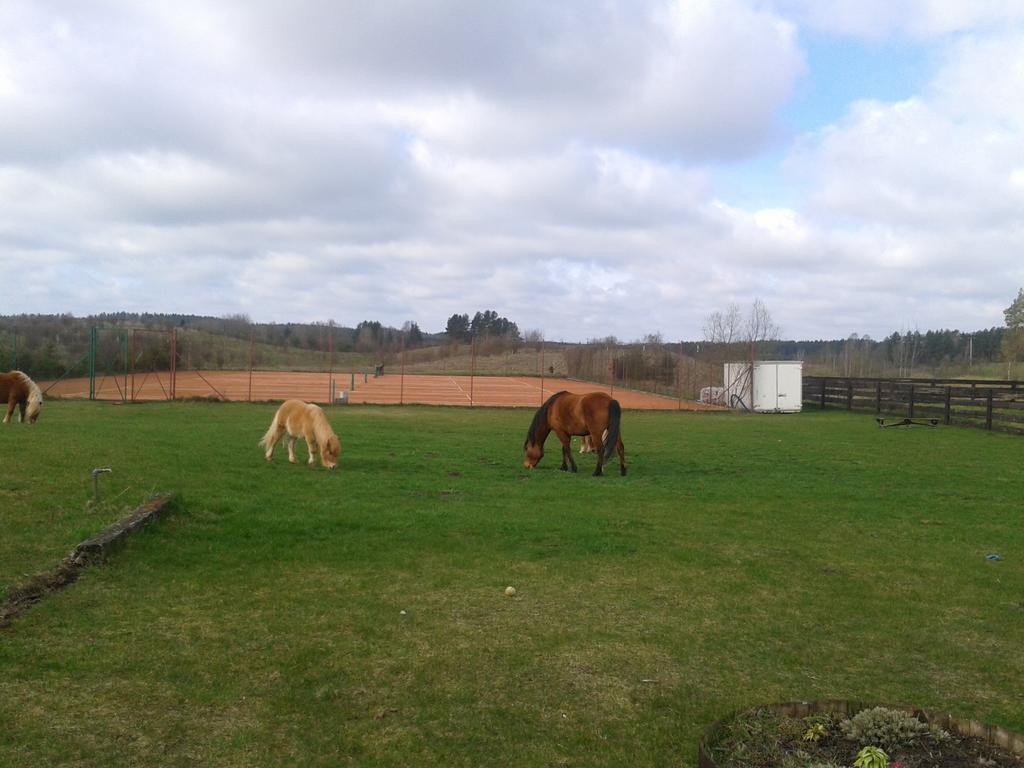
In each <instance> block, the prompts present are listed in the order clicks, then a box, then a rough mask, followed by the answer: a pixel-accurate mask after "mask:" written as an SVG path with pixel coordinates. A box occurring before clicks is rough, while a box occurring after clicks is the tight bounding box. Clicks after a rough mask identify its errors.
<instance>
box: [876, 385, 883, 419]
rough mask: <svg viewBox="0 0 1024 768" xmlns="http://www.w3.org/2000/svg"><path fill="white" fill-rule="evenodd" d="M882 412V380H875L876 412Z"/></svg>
mask: <svg viewBox="0 0 1024 768" xmlns="http://www.w3.org/2000/svg"><path fill="white" fill-rule="evenodd" d="M881 412H882V382H881V381H876V382H875V414H876V415H878V414H880V413H881Z"/></svg>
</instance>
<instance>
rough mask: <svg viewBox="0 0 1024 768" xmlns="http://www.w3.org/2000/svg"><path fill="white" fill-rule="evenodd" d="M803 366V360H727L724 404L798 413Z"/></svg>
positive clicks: (748, 409) (766, 411) (770, 411)
mask: <svg viewBox="0 0 1024 768" xmlns="http://www.w3.org/2000/svg"><path fill="white" fill-rule="evenodd" d="M803 368H804V364H803V361H802V360H757V361H755V362H754V363H753V365H751V364H750V363H726V364H725V371H724V384H725V387H724V388H725V397H724V404H725V405H727V406H729V407H730V408H742V409H744V410H747V411H756V412H757V413H799V411H800V407H801V401H802V399H803V397H802V395H803V392H802V390H803Z"/></svg>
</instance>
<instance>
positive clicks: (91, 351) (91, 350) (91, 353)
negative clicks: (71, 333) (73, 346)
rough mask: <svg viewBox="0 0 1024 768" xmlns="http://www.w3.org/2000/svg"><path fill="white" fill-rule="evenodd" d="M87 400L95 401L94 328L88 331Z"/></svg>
mask: <svg viewBox="0 0 1024 768" xmlns="http://www.w3.org/2000/svg"><path fill="white" fill-rule="evenodd" d="M89 399H90V400H95V399H96V326H95V325H94V326H93V327H92V328H90V329H89Z"/></svg>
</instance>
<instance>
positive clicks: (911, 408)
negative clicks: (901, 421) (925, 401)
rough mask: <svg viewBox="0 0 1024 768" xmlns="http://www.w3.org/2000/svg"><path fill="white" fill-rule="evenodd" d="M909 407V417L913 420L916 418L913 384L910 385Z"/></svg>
mask: <svg viewBox="0 0 1024 768" xmlns="http://www.w3.org/2000/svg"><path fill="white" fill-rule="evenodd" d="M908 405H909V410H908V413H907V416H908V417H909V418H911V419H912V418H914V385H913V384H911V385H910V397H909V403H908Z"/></svg>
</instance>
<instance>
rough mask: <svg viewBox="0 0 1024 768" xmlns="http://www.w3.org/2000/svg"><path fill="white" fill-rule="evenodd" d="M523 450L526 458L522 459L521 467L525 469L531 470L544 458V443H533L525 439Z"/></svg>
mask: <svg viewBox="0 0 1024 768" xmlns="http://www.w3.org/2000/svg"><path fill="white" fill-rule="evenodd" d="M523 450H525V451H526V456H525V458H524V459H523V467H524V468H526V469H533V468H534V467H536V466H537V462H539V461H540V460H541V459H543V458H544V443H533V442H530V440H529V438H527V440H526V442H525V443H523Z"/></svg>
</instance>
